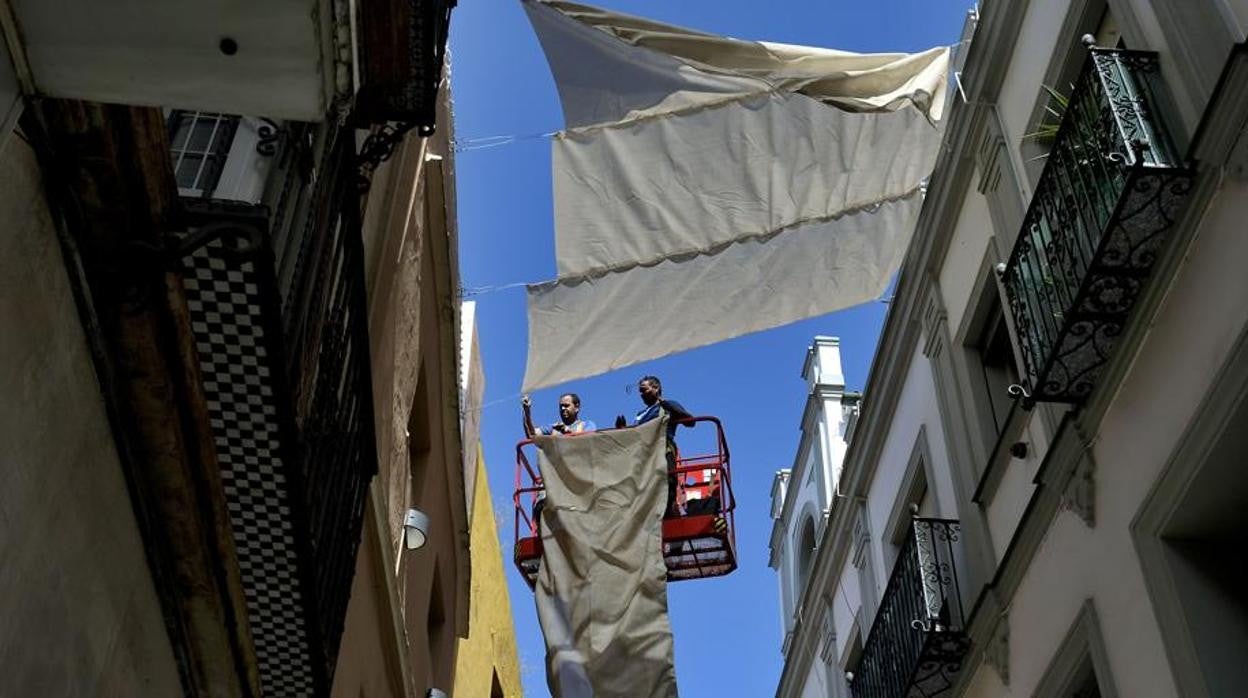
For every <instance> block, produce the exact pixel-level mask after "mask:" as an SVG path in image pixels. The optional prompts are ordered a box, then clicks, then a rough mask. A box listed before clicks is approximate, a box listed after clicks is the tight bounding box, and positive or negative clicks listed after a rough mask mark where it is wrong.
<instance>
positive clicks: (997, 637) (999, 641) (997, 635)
mask: <svg viewBox="0 0 1248 698" xmlns="http://www.w3.org/2000/svg"><path fill="white" fill-rule="evenodd" d="M984 661H985V662H986V663H987V664H988V666H991V667H992V668H993V670H995V671H996V672H997V676H1000V677H1001V683H1003V684H1005V685H1006V686H1009V685H1010V618H1009V615H1008V614H1005V613H1003V614H1001V618H1000V620H998V621H997V624H996V626H994V627H993V629H992V634H991V635H989V636H988V642H986V643H984Z"/></svg>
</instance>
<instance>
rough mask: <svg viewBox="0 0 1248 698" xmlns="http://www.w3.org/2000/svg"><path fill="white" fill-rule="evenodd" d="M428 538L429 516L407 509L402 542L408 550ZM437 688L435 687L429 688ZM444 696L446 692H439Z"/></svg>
mask: <svg viewBox="0 0 1248 698" xmlns="http://www.w3.org/2000/svg"><path fill="white" fill-rule="evenodd" d="M428 538H429V516H428V515H426V514H425V512H423V511H421V510H420V509H408V510H407V518H405V519H404V520H403V542H404V544H405V545H407V549H408V550H415V549H417V548H421V547H424V545H425V541H426V540H428ZM430 690H437V689H430ZM441 695H442V696H443V697H445V695H446V694H444V693H443V694H441Z"/></svg>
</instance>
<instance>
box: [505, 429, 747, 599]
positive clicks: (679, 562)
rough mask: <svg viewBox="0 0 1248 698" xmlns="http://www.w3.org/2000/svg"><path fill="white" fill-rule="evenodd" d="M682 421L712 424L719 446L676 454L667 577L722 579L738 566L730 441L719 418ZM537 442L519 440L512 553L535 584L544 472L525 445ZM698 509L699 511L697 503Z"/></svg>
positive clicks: (666, 527)
mask: <svg viewBox="0 0 1248 698" xmlns="http://www.w3.org/2000/svg"><path fill="white" fill-rule="evenodd" d="M679 423H680V424H681V425H682V426H683V427H685V428H690V427H692V428H697V427H698V426H699V425H704V424H705V425H709V426H713V427H714V429H715V436H716V438H715V446H714V450H713V451H711V452H709V453H700V454H696V455H690V456H685V455H683V454H680V453H677V456H676V469H675V471H674V474H675V476H676V508H677V509H678V512H677V514H676V515H674V516H668V517H666V518H664V519H663V559H664V561H665V562H666V563H667V579H668V581H671V582H676V581H683V580H686V579H703V578H706V577H720V576H723V575H726V574H728V573H730V572H732V571H733V570H735V569H736V568H737V546H736V521H735V514H736V511H735V510H736V498H735V497H734V496H733V493H732V472H731V469H730V468H729V453H728V441H727V440H726V439H725V438H724V427H723V425H722V424H721V423H720V421H719V419H717V418H715V417H690V418H687V419H683V420H680V422H679ZM604 431H605V430H604ZM577 436H578V435H576V434H572V435H569V436H566V437H561V438H576V437H577ZM532 446H533V441H532V440H529V439H526V440H524V441H521V442H519V443H517V444H516V481H515V491H514V493H513V494H512V505H513V508H514V514H513V522H512V531H513V537H514V544H513V557H514V560H515V564H516V569H518V570H520V574H521V576H523V577H524V580H525V581H526V582H527V583H528V584H529V586H530V587H532V586H533V584H534V582H535V581H536V579H537V570H538V568H539V566H540V565H541V559H542V540H541V537H540V536H539V535H538V530H537V524H536V522H535V521H534V519H533V516H532V515H531V512H532V511H533V507H534V505H535V504H536V503H537V500H538V498H539V496H540V495H541V493H543V492H544V491H545V486H544V485H543V484H542V478H541V475H540V474H538V473H537V472H536V471H535V469H534V468H533V466H532V465H531V463H530V461H529V458H528V456H527V455H526V453H525V449H526V448H528V447H532ZM712 496H719V498H720V502H719V508H718V509H716V510H708V511H698V512H697V513H693V514H690V513H688V508H689V507H690V504H691V503H692V502H696V501H697V500H705V499H708V498H710V497H712ZM693 507H694V508H695V509H697V508H698V505H696V504H694V505H693ZM721 521H722V523H721Z"/></svg>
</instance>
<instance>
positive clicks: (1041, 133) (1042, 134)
mask: <svg viewBox="0 0 1248 698" xmlns="http://www.w3.org/2000/svg"><path fill="white" fill-rule="evenodd" d="M1041 87H1043V88H1044V91H1045V92H1047V93H1048V95H1049V103H1048V104H1046V105H1044V111H1045V113H1046V114H1047V117H1046V118H1045V119H1044V120H1043V121H1041V122H1040V125H1039V126H1037V127H1036V130H1035V131H1032V132H1031V133H1028V134H1025V135H1024V136H1023V140H1024V141H1032V142H1034V143H1038V144H1040V145H1041V146H1043V147H1044V149H1045V150H1044V152H1043V153H1041V154H1040V155H1037V156H1035V157H1033V158H1030V159H1029V160H1028V162H1032V161H1035V160H1044V159H1045V158H1047V157H1049V150H1050V149H1051V148H1052V147H1053V142H1054V141H1055V140H1057V132H1058V129H1060V128H1061V127H1062V117H1064V116H1066V108H1067V107H1069V106H1070V96H1069V95H1064V94H1062V93H1061V92H1058V91H1057V90H1056V89H1054V88H1052V87H1049V86H1048V85H1041ZM1071 89H1072V91H1073V89H1074V88H1073V87H1072V88H1071Z"/></svg>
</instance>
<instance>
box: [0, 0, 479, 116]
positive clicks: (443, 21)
mask: <svg viewBox="0 0 1248 698" xmlns="http://www.w3.org/2000/svg"><path fill="white" fill-rule="evenodd" d="M8 4H10V5H11V6H12V26H11V27H9V29H10V31H9V32H7V33H6V32H4V31H0V34H7V36H8V37H10V38H11V39H13V40H17V39H18V37H20V41H17V44H16V45H14V46H10V47H9V48H10V49H11V50H12V52H13V53H14V54H15V55H20V56H21V58H22V63H21V65H22V67H23V69H24V71H25V72H27V74H28V75H27V77H28V79H29V82H30V85H29V89H31V90H32V91H33V92H35V93H36V94H37V95H39V96H44V97H54V98H66V99H80V100H87V101H93V102H103V103H112V104H130V105H143V106H157V107H166V108H172V109H183V110H199V111H207V112H219V113H229V114H265V115H267V116H269V117H271V118H278V119H298V120H303V121H323V120H325V119H326V118H327V116H330V117H334V116H337V111H338V110H339V109H341V108H344V107H346V108H350V107H351V106H352V100H353V98H355V97H356V93H357V92H359V93H360V95H359V98H360V100H359V106H360V111H359V116H360V117H361V119H362V122H363V123H375V122H380V121H387V120H398V121H404V122H410V123H412V124H413V125H415V126H418V127H420V128H421V129H423V130H425V131H426V132H431V131H432V129H433V124H434V116H435V104H436V94H437V90H438V85H439V83H440V82H441V79H442V62H443V56H444V53H445V48H446V40H447V34H448V26H449V21H450V12H451V8H452V7H454V5H455V0H284V1H283V2H265V3H246V2H235V1H231V0H128V1H127V2H94V1H92V0H10V2H9V3H8ZM4 22H5V13H4V12H0V24H3V23H4ZM0 43H3V42H2V41H0ZM5 53H6V52H5V51H4V46H2V45H0V66H2V67H0V102H3V101H4V96H3V93H4V91H5V88H6V87H7V86H6V85H4V84H3V83H5V82H7V80H6V79H5V78H6V77H7V76H5V75H2V73H6V72H8V60H7V55H4V54H5ZM6 106H7V105H6V104H2V103H0V117H3V116H4V110H5V107H6ZM331 112H333V113H332V114H331Z"/></svg>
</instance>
